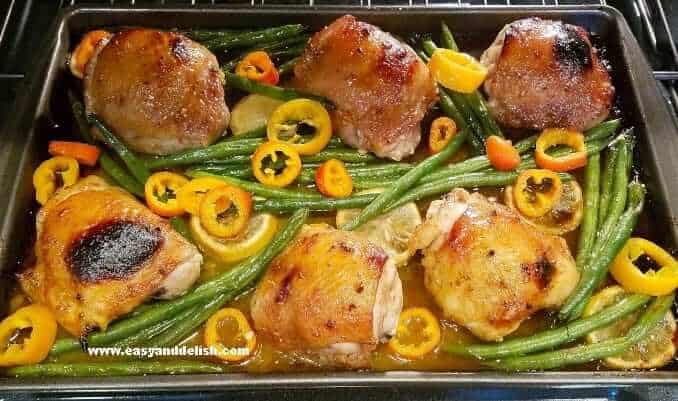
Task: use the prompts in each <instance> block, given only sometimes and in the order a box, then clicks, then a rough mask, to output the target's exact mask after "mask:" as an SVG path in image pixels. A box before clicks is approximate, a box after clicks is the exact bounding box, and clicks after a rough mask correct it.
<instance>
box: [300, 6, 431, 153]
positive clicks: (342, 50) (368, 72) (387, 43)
mask: <svg viewBox="0 0 678 401" xmlns="http://www.w3.org/2000/svg"><path fill="white" fill-rule="evenodd" d="M294 75H295V78H294V85H295V86H297V87H299V88H301V89H304V90H306V91H308V92H310V93H314V94H317V95H322V96H325V97H327V98H328V99H330V100H331V101H332V102H333V103H334V104H335V105H336V109H335V110H333V111H332V123H333V125H334V128H335V129H336V131H337V132H338V134H339V135H340V136H341V138H342V139H343V140H344V141H345V142H346V143H348V144H349V145H350V146H353V147H355V148H358V149H362V150H367V151H371V152H374V153H375V154H376V155H377V156H380V157H388V158H391V159H394V160H400V159H402V158H404V157H406V156H409V155H411V154H412V153H413V152H414V149H415V148H416V147H417V145H418V144H419V141H420V139H421V129H420V127H419V124H420V122H421V120H422V118H423V117H424V114H425V113H426V111H427V110H428V108H429V106H431V104H432V103H433V102H434V101H435V98H436V87H435V83H434V81H433V78H432V76H431V74H430V73H429V70H428V68H427V67H426V65H425V64H424V63H423V62H422V61H421V60H419V58H418V57H417V55H416V54H415V52H414V51H413V50H412V49H411V48H410V47H409V46H407V45H405V44H404V43H402V42H400V41H399V40H397V39H395V38H394V37H393V36H391V35H390V34H388V33H386V32H384V31H382V30H381V29H379V28H377V27H376V26H374V25H370V24H368V23H365V22H361V21H358V20H356V19H355V18H354V17H353V16H350V15H346V16H344V17H341V18H339V19H337V20H336V21H334V22H333V23H332V24H330V25H329V26H327V27H325V29H323V30H322V31H320V32H318V33H317V34H315V35H314V36H313V38H312V39H311V41H310V43H309V45H308V46H307V47H306V50H305V51H304V54H303V55H302V56H301V60H300V61H299V62H298V63H297V64H296V66H295V68H294Z"/></svg>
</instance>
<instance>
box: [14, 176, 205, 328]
mask: <svg viewBox="0 0 678 401" xmlns="http://www.w3.org/2000/svg"><path fill="white" fill-rule="evenodd" d="M36 225H37V242H36V246H35V253H36V257H37V263H36V265H35V266H32V267H29V268H27V269H24V270H22V271H20V272H19V273H18V277H19V282H20V283H21V286H22V288H23V289H24V291H26V293H27V294H28V295H29V296H30V297H31V298H32V300H33V301H34V302H39V303H42V304H44V305H47V306H48V307H50V308H51V309H52V310H53V311H54V315H55V316H56V318H57V320H58V322H59V323H60V324H61V325H62V326H63V327H64V328H65V329H66V330H67V331H68V332H70V333H71V334H73V335H75V336H83V335H86V334H88V333H89V332H90V331H92V330H93V329H95V328H100V329H106V327H107V325H108V323H109V322H110V321H112V320H113V319H115V318H117V317H119V316H121V315H123V314H125V313H127V312H130V311H131V310H132V309H134V308H135V307H137V306H139V305H140V304H141V303H143V302H144V301H145V300H146V299H147V298H149V297H150V296H153V295H155V296H158V297H162V298H171V297H175V296H177V295H180V294H182V293H183V292H184V291H186V290H187V289H188V288H190V287H191V286H192V285H193V283H194V282H195V280H196V279H197V278H198V276H199V274H200V265H201V263H202V255H200V253H199V252H198V250H197V249H196V248H195V247H194V246H193V245H191V244H190V243H188V242H187V241H186V240H185V239H184V238H183V237H182V236H181V235H179V234H178V233H177V232H175V231H174V230H172V228H171V227H170V225H169V224H168V223H167V222H166V221H165V220H164V219H162V218H160V217H158V216H156V215H155V214H153V213H151V211H149V210H148V209H146V208H145V207H144V206H143V205H141V204H140V203H139V202H138V201H137V200H136V199H134V198H133V197H132V196H130V195H129V194H127V193H126V192H124V191H122V190H121V189H118V188H116V187H112V186H110V185H108V184H107V183H106V182H105V181H103V180H102V179H101V178H99V177H96V176H89V177H87V178H83V179H81V180H80V181H79V182H78V183H76V184H75V185H73V186H71V187H69V188H66V189H62V190H60V191H59V192H57V194H55V195H54V197H52V198H51V199H50V200H49V201H48V202H47V203H46V204H45V205H44V206H43V207H42V209H40V212H39V213H38V216H37V224H36Z"/></svg>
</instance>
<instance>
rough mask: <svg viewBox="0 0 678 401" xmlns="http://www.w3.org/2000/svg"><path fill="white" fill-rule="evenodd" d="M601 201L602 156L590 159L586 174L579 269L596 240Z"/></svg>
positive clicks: (578, 253) (578, 246) (581, 268)
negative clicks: (599, 203)
mask: <svg viewBox="0 0 678 401" xmlns="http://www.w3.org/2000/svg"><path fill="white" fill-rule="evenodd" d="M599 199H600V154H599V153H595V154H593V155H591V156H590V157H589V160H588V162H587V164H586V170H585V173H584V217H583V218H582V221H581V226H580V229H579V242H578V244H577V257H576V261H577V268H578V269H579V271H581V270H583V268H584V265H585V264H586V260H587V258H588V256H589V254H590V252H591V248H592V247H593V243H594V242H595V240H596V227H597V224H598V223H597V219H598V202H599Z"/></svg>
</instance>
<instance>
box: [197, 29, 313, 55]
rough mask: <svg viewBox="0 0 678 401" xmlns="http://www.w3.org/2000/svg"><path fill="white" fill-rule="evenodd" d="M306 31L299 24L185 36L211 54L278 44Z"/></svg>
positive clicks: (204, 32)
mask: <svg viewBox="0 0 678 401" xmlns="http://www.w3.org/2000/svg"><path fill="white" fill-rule="evenodd" d="M305 30H306V27H305V26H303V25H300V24H292V25H283V26H278V27H274V28H267V29H261V30H256V31H209V30H203V31H201V30H194V31H188V32H186V34H187V35H188V36H189V37H190V38H192V39H195V40H197V41H199V42H201V44H202V45H203V46H205V47H207V48H208V49H209V50H211V51H213V52H222V51H226V50H229V49H234V48H243V47H253V46H254V47H256V46H258V45H261V44H265V43H274V42H280V41H283V40H285V39H289V38H293V37H296V36H299V35H300V34H302V33H303V32H304V31H305Z"/></svg>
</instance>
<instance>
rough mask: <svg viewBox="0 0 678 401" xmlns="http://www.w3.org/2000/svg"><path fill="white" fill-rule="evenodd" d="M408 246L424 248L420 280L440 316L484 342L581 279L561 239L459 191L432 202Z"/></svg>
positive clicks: (559, 298)
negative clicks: (422, 271)
mask: <svg viewBox="0 0 678 401" xmlns="http://www.w3.org/2000/svg"><path fill="white" fill-rule="evenodd" d="M410 246H411V247H412V248H413V249H421V250H422V252H423V259H422V264H423V266H424V269H425V277H424V282H425V285H426V288H427V289H428V290H429V292H430V293H431V294H432V295H433V297H434V298H435V300H436V302H437V303H438V305H439V306H440V307H441V308H442V310H443V313H444V315H445V316H446V317H448V318H450V319H452V320H453V321H455V322H456V323H458V324H460V325H462V326H464V327H466V328H467V329H469V330H470V331H471V332H472V333H473V334H474V335H476V336H477V337H479V338H481V339H483V340H486V341H501V340H502V339H503V337H504V336H506V335H508V334H510V333H511V332H513V331H514V330H516V329H517V328H518V326H520V324H521V323H522V322H523V321H524V320H525V319H527V318H528V317H529V316H530V315H531V314H532V313H534V312H536V311H538V310H540V309H543V308H553V307H557V306H559V305H560V304H561V303H562V302H563V301H564V300H565V298H566V297H567V296H568V295H569V294H570V292H571V291H572V290H573V289H574V287H575V286H576V285H577V282H578V281H579V272H578V271H577V268H576V266H575V262H574V260H573V258H572V255H571V254H570V251H569V249H568V248H567V244H566V243H565V240H564V239H562V238H560V237H557V236H553V235H548V234H542V233H537V232H535V231H534V229H533V228H531V227H530V226H528V225H526V224H525V223H523V222H521V220H520V219H519V217H518V216H516V215H515V214H514V212H513V211H512V210H510V209H509V208H507V207H506V206H504V205H500V204H498V203H495V202H490V201H488V200H487V199H486V198H485V197H484V196H482V195H481V194H478V193H475V194H473V195H470V194H469V193H468V192H466V191H465V190H463V189H455V190H453V191H452V192H451V193H449V194H448V195H446V196H445V197H444V198H443V199H442V200H437V201H434V202H432V203H431V206H430V207H429V209H428V212H427V216H426V221H425V222H424V224H422V225H421V226H420V227H419V228H418V230H417V232H416V233H415V235H414V237H413V238H412V240H411V243H410Z"/></svg>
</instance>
